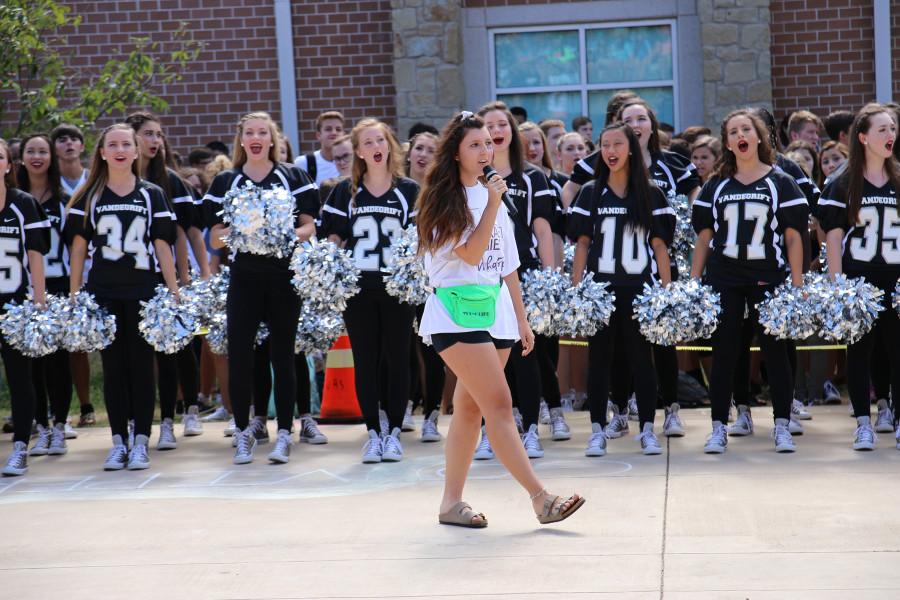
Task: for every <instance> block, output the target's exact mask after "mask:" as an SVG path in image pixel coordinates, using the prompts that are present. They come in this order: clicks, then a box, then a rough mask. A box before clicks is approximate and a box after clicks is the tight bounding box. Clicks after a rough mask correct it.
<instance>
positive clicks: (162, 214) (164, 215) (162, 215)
mask: <svg viewBox="0 0 900 600" xmlns="http://www.w3.org/2000/svg"><path fill="white" fill-rule="evenodd" d="M153 218H154V219H174V218H175V215H173V214H172V213H171V212H170V211H168V210H164V211H162V212H157V213H153Z"/></svg>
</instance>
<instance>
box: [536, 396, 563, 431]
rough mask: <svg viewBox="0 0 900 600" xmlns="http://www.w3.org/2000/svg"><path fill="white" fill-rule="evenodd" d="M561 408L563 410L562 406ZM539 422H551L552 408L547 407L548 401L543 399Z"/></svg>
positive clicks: (545, 423) (543, 423)
mask: <svg viewBox="0 0 900 600" xmlns="http://www.w3.org/2000/svg"><path fill="white" fill-rule="evenodd" d="M560 410H562V408H560ZM538 423H540V424H541V425H549V424H550V409H549V408H548V407H547V403H546V402H545V401H544V400H541V408H540V409H539V412H538Z"/></svg>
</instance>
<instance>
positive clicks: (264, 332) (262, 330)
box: [254, 323, 269, 348]
mask: <svg viewBox="0 0 900 600" xmlns="http://www.w3.org/2000/svg"><path fill="white" fill-rule="evenodd" d="M267 339H269V326H268V325H266V324H265V323H260V324H259V329H257V330H256V340H255V341H254V345H255V346H256V347H257V348H259V347H260V346H262V345H263V343H265V341H266V340H267Z"/></svg>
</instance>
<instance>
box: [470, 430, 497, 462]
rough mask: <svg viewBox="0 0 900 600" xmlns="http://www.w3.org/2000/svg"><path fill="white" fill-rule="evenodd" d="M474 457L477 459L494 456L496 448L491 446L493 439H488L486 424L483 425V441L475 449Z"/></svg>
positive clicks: (489, 458) (487, 458) (486, 458)
mask: <svg viewBox="0 0 900 600" xmlns="http://www.w3.org/2000/svg"><path fill="white" fill-rule="evenodd" d="M473 458H474V459H475V460H491V459H492V458H494V449H493V448H491V440H489V439H488V436H487V431H486V430H485V428H484V425H482V426H481V442H480V443H479V444H478V447H477V448H476V449H475V455H474V456H473Z"/></svg>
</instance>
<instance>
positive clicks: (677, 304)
mask: <svg viewBox="0 0 900 600" xmlns="http://www.w3.org/2000/svg"><path fill="white" fill-rule="evenodd" d="M633 307H634V314H632V318H633V319H636V320H637V321H638V323H639V327H640V331H641V334H642V335H643V336H644V337H645V338H647V340H649V341H650V342H651V343H653V344H657V345H660V346H674V345H676V344H681V343H684V342H689V341H693V340H696V339H699V338H707V337H710V336H711V335H712V333H713V332H714V331H715V330H716V327H717V326H718V318H719V313H720V312H722V307H721V306H720V305H719V295H718V294H717V293H715V292H714V291H713V290H712V288H711V287H709V286H705V285H701V284H700V282H699V281H698V280H696V279H680V280H678V281H673V282H672V283H670V284H669V286H668V287H665V288H664V287H662V286H661V285H654V286H652V287H651V286H650V285H647V284H644V293H643V294H639V295H637V296H635V298H634V303H633Z"/></svg>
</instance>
